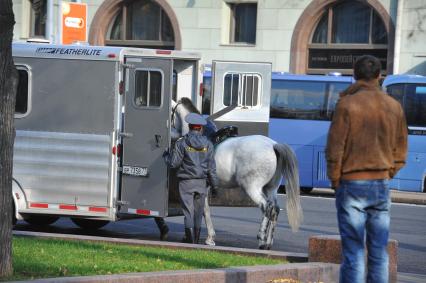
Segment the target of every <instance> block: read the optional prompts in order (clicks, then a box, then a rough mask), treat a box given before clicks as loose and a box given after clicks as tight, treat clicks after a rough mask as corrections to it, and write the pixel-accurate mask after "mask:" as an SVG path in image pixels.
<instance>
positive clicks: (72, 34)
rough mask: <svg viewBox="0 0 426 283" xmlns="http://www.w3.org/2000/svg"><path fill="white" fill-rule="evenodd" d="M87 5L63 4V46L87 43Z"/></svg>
mask: <svg viewBox="0 0 426 283" xmlns="http://www.w3.org/2000/svg"><path fill="white" fill-rule="evenodd" d="M86 20H87V5H86V4H85V3H67V2H63V3H62V44H72V43H74V42H77V41H82V42H87V21H86Z"/></svg>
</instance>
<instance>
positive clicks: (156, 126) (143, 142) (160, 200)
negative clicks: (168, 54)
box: [120, 57, 172, 216]
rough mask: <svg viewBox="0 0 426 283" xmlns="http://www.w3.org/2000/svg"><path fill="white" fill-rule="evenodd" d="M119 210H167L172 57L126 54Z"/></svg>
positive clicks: (151, 212) (149, 212)
mask: <svg viewBox="0 0 426 283" xmlns="http://www.w3.org/2000/svg"><path fill="white" fill-rule="evenodd" d="M126 64H127V65H128V66H129V65H130V66H131V67H130V68H127V69H126V70H127V71H126V76H127V78H126V95H125V111H124V113H125V114H124V133H122V136H123V141H122V142H123V155H122V183H121V185H122V186H121V203H122V205H121V208H120V212H122V213H129V214H140V215H150V216H167V201H168V183H167V182H168V178H167V176H168V174H167V166H166V164H165V162H164V160H163V158H162V154H163V152H164V150H165V149H166V148H168V146H169V143H170V141H169V139H170V138H169V136H170V130H169V117H170V93H171V91H170V90H171V78H172V61H171V60H168V59H158V58H155V59H154V58H139V57H138V58H136V57H127V58H126Z"/></svg>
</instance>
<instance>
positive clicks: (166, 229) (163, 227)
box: [154, 217, 169, 241]
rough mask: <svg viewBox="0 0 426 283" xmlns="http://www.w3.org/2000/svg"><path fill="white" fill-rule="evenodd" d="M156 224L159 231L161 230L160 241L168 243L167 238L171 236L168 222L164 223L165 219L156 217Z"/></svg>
mask: <svg viewBox="0 0 426 283" xmlns="http://www.w3.org/2000/svg"><path fill="white" fill-rule="evenodd" d="M154 219H155V223H156V224H157V227H158V229H159V230H160V240H161V241H166V240H167V237H168V235H169V227H168V226H167V224H166V222H165V221H164V218H161V217H156V218H154Z"/></svg>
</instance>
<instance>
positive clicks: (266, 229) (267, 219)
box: [257, 201, 280, 250]
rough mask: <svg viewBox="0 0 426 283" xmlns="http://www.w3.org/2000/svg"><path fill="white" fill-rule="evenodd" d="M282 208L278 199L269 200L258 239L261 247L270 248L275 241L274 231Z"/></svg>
mask: <svg viewBox="0 0 426 283" xmlns="http://www.w3.org/2000/svg"><path fill="white" fill-rule="evenodd" d="M279 213H280V208H279V206H278V205H277V203H276V201H268V202H267V205H266V208H265V211H264V215H263V219H262V223H261V224H260V229H259V234H258V235H257V239H258V240H259V249H261V250H270V249H271V247H272V244H273V242H274V231H275V227H276V225H277V220H278V214H279Z"/></svg>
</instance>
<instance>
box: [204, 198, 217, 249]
mask: <svg viewBox="0 0 426 283" xmlns="http://www.w3.org/2000/svg"><path fill="white" fill-rule="evenodd" d="M204 221H205V222H206V227H207V238H206V241H205V244H206V245H208V246H215V245H216V243H215V242H214V239H215V237H216V232H215V231H214V227H213V222H212V218H211V215H210V206H209V199H208V197H206V203H205V205H204Z"/></svg>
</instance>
